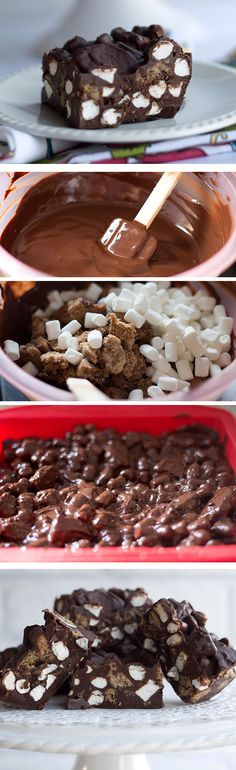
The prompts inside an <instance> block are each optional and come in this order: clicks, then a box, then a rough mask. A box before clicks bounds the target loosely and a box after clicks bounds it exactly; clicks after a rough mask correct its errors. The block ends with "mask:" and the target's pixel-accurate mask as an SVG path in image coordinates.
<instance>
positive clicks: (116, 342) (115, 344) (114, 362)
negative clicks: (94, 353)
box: [99, 334, 126, 374]
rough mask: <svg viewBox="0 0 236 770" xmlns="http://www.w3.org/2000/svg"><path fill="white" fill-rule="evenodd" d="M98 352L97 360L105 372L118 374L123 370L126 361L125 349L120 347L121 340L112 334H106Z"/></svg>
mask: <svg viewBox="0 0 236 770" xmlns="http://www.w3.org/2000/svg"><path fill="white" fill-rule="evenodd" d="M99 352H100V356H99V360H100V361H101V363H102V364H103V366H104V367H105V371H106V372H107V373H110V374H120V372H122V371H123V369H124V366H125V362H126V356H125V351H124V350H123V348H122V345H121V340H120V339H117V337H115V335H114V334H108V336H107V337H105V338H104V342H103V347H102V349H101V351H99Z"/></svg>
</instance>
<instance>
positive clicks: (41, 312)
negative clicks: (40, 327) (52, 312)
mask: <svg viewBox="0 0 236 770" xmlns="http://www.w3.org/2000/svg"><path fill="white" fill-rule="evenodd" d="M44 315H45V310H42V308H41V307H38V309H37V310H35V312H34V313H33V316H36V318H37V317H38V318H41V317H42V316H44Z"/></svg>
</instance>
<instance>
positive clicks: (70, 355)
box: [64, 348, 83, 366]
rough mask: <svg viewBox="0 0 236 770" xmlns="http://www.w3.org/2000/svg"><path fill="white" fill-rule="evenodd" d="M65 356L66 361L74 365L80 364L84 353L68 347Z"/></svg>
mask: <svg viewBox="0 0 236 770" xmlns="http://www.w3.org/2000/svg"><path fill="white" fill-rule="evenodd" d="M64 358H65V359H66V361H68V362H69V364H72V365H73V366H78V364H79V363H80V361H82V358H83V355H82V353H79V351H78V350H73V348H68V349H67V351H66V353H65V355H64Z"/></svg>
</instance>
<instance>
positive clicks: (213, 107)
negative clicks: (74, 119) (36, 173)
mask: <svg viewBox="0 0 236 770" xmlns="http://www.w3.org/2000/svg"><path fill="white" fill-rule="evenodd" d="M40 92H41V71H40V67H38V66H36V67H31V68H29V69H25V70H22V71H21V72H17V73H16V74H14V75H10V76H9V77H7V78H4V79H3V80H2V81H1V82H0V121H1V122H2V123H4V124H7V125H9V126H13V127H15V128H17V129H20V130H22V131H26V132H28V133H30V134H34V135H35V136H43V137H47V138H57V139H63V140H71V142H73V143H77V142H93V143H96V144H97V143H109V144H113V143H115V144H116V143H121V144H129V143H140V142H149V143H152V142H156V141H158V140H161V139H177V138H179V137H181V136H191V135H193V134H201V133H206V132H209V131H217V130H219V129H221V128H224V127H226V126H229V125H232V124H233V123H234V122H236V70H234V69H233V68H230V67H227V66H224V65H221V64H204V63H201V62H195V63H194V65H193V77H192V81H191V83H190V85H189V87H188V90H187V95H186V98H185V100H184V104H183V106H182V108H181V110H180V111H179V112H178V113H177V115H176V117H175V118H173V119H171V120H163V119H160V120H153V121H151V122H146V123H135V124H126V125H122V126H119V127H117V128H100V129H94V130H91V129H90V130H80V129H75V128H71V127H70V126H69V125H68V124H67V123H66V121H65V120H64V119H63V118H61V117H60V116H59V115H58V114H57V113H56V112H54V111H53V110H51V109H50V108H49V107H47V106H45V105H41V103H40Z"/></svg>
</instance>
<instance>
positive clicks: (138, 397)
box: [129, 388, 143, 401]
mask: <svg viewBox="0 0 236 770" xmlns="http://www.w3.org/2000/svg"><path fill="white" fill-rule="evenodd" d="M142 400H143V391H142V390H141V388H136V390H131V391H130V393H129V401H142Z"/></svg>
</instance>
